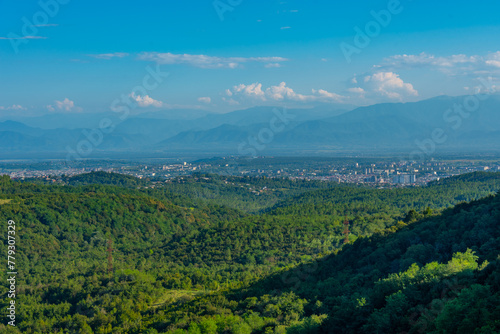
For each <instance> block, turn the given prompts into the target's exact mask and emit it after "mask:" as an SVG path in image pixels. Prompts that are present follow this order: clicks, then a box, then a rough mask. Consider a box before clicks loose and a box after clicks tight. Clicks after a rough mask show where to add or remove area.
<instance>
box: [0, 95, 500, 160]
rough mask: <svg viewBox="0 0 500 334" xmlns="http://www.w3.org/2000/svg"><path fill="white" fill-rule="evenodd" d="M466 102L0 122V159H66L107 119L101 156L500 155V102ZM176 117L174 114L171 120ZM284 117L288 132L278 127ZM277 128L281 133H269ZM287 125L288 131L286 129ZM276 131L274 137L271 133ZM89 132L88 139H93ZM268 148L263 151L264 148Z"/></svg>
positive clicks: (448, 99) (458, 99)
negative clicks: (430, 147) (421, 150)
mask: <svg viewBox="0 0 500 334" xmlns="http://www.w3.org/2000/svg"><path fill="white" fill-rule="evenodd" d="M465 99H466V97H464V96H459V97H449V96H439V97H435V98H432V99H428V100H423V101H418V102H411V103H383V104H375V105H372V106H366V107H359V108H356V109H354V110H351V111H345V110H337V109H333V108H328V107H325V106H322V107H317V108H312V109H284V108H281V107H272V106H268V107H254V108H250V109H245V110H236V111H233V112H230V113H225V114H216V113H210V112H207V111H203V110H185V111H182V110H176V111H161V112H158V114H156V115H155V113H146V114H142V115H133V116H130V117H129V118H128V119H126V120H124V121H122V120H120V119H119V118H118V116H117V115H116V114H113V113H106V114H74V115H67V114H65V115H62V116H61V117H60V118H59V116H56V115H47V116H43V117H38V118H25V119H22V118H19V117H18V118H17V119H16V121H13V120H5V121H4V122H0V153H2V152H4V153H7V152H10V153H12V152H16V153H18V154H21V155H22V154H23V153H25V154H26V156H27V157H30V154H32V153H33V152H60V153H64V152H65V150H66V147H68V146H70V147H75V146H76V145H78V143H81V142H82V141H84V140H86V139H87V138H86V136H85V134H84V133H85V131H84V130H85V129H92V128H98V124H99V121H100V120H101V119H103V118H105V117H107V118H110V119H111V120H112V121H113V125H114V130H113V131H112V132H111V133H109V134H105V135H104V136H103V141H102V143H100V144H99V145H96V147H95V152H101V153H105V152H115V153H116V152H122V153H125V154H131V155H133V154H134V153H136V152H151V153H157V154H162V152H170V151H171V152H175V151H184V150H189V151H190V152H192V153H193V154H194V153H196V152H204V151H206V150H207V145H209V149H210V150H211V152H217V153H221V154H239V153H241V152H239V150H238V147H240V146H241V145H242V143H245V142H248V141H249V140H251V138H253V139H254V140H259V139H258V138H259V136H263V133H267V134H266V135H267V136H268V137H269V138H267V139H266V140H265V143H264V142H263V143H261V144H263V145H260V146H261V147H265V149H266V150H268V151H269V152H272V153H273V154H279V152H280V151H283V150H287V151H288V152H290V150H294V149H297V150H301V151H303V152H304V151H308V150H310V151H315V150H322V151H325V152H328V151H329V150H334V151H343V150H350V151H356V150H375V151H376V150H393V149H394V150H398V149H412V148H415V147H417V144H418V143H419V142H425V141H426V140H427V141H428V140H431V139H432V136H433V133H435V132H436V131H438V132H439V133H441V135H442V139H443V140H441V141H442V142H440V143H438V144H439V145H438V146H439V147H440V148H443V149H447V150H461V149H464V148H465V149H472V150H475V149H480V150H481V149H488V150H497V149H499V148H500V140H499V139H500V96H499V95H491V96H488V98H487V99H484V100H481V101H479V103H478V105H477V108H471V106H468V105H464V100H465ZM169 112H170V113H169ZM277 113H286V114H287V115H290V116H289V121H287V122H286V124H281V123H279V122H280V121H279V119H278V120H276V119H275V118H276V115H277ZM273 119H274V121H277V122H278V123H277V124H279V125H280V126H279V127H278V128H279V131H278V130H276V129H273V130H271V128H273V125H272V124H271V123H272V122H273ZM281 125H284V126H281ZM269 131H271V133H269ZM87 132H88V131H87ZM264 144H265V145H264Z"/></svg>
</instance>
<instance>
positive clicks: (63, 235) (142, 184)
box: [0, 172, 500, 333]
mask: <svg viewBox="0 0 500 334" xmlns="http://www.w3.org/2000/svg"><path fill="white" fill-rule="evenodd" d="M49 183H53V182H52V181H50V182H47V181H44V180H26V181H24V182H18V181H13V180H10V179H9V178H8V177H6V176H2V177H0V219H1V220H2V221H4V222H7V221H8V220H9V219H12V220H14V221H16V224H17V225H16V228H17V235H18V238H19V243H18V252H17V254H16V256H17V258H16V261H17V266H18V267H19V275H18V277H17V279H18V283H17V284H18V291H17V303H18V305H19V308H18V310H17V315H16V316H17V327H16V328H11V327H6V326H4V325H0V330H1V331H3V332H13V333H168V332H175V333H317V332H325V333H331V332H336V333H404V332H406V333H422V332H429V333H465V332H470V333H473V332H474V331H476V332H477V333H493V332H496V331H498V330H500V323H499V322H498V321H497V320H495V319H500V307H499V305H500V303H499V302H500V295H499V294H498V291H499V289H498V288H499V284H500V281H499V279H498V277H500V272H499V269H498V268H500V267H499V265H498V263H497V262H498V255H499V253H500V252H499V249H498V247H499V246H497V245H500V242H499V241H500V240H499V239H498V238H500V231H499V229H498V224H499V223H500V205H499V204H500V203H499V201H500V197H499V196H498V195H496V196H495V195H494V194H496V193H497V191H498V190H499V189H500V174H499V173H472V174H466V175H461V176H457V177H452V178H449V179H444V180H441V181H438V182H433V183H431V184H429V185H428V186H426V187H409V188H397V189H375V188H370V187H361V186H355V185H342V184H334V183H325V182H319V181H292V180H287V179H266V178H254V177H228V176H218V175H204V174H196V175H192V176H189V177H183V178H178V179H174V180H173V181H172V182H164V181H158V180H139V179H136V178H133V177H129V176H123V175H118V174H109V173H102V172H101V173H89V174H83V175H79V176H75V177H63V178H61V179H60V180H58V182H55V184H49ZM471 201H472V202H471ZM467 202H471V203H467ZM346 221H347V225H345V222H346ZM110 243H111V244H112V262H110V261H109V260H108V255H109V251H108V249H109V247H110ZM3 248H5V251H6V243H4V245H3ZM111 266H112V270H111ZM2 270H3V271H4V272H5V269H3V268H2ZM0 289H1V290H0V293H2V296H6V292H7V287H6V285H2V287H1V288H0ZM471 298H472V299H471ZM6 302H7V299H6V298H3V299H2V307H4V308H5V307H6V306H7V305H6ZM457 317H458V318H459V319H460V320H459V321H457V320H455V321H454V320H453V319H456V318H457Z"/></svg>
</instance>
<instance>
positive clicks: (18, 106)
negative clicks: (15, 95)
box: [0, 104, 26, 110]
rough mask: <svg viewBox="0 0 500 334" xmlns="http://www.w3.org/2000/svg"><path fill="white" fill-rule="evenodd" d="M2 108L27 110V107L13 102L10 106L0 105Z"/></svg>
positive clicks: (0, 108)
mask: <svg viewBox="0 0 500 334" xmlns="http://www.w3.org/2000/svg"><path fill="white" fill-rule="evenodd" d="M0 110H26V108H25V107H23V106H22V105H20V104H13V105H11V106H9V107H3V106H0Z"/></svg>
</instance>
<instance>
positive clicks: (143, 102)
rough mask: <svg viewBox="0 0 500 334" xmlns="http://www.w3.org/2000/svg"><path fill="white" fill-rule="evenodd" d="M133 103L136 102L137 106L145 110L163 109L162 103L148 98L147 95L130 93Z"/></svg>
mask: <svg viewBox="0 0 500 334" xmlns="http://www.w3.org/2000/svg"><path fill="white" fill-rule="evenodd" d="M129 96H130V97H131V98H132V99H133V100H134V101H135V102H137V105H138V106H139V107H141V108H147V107H156V108H161V107H163V102H161V101H158V100H155V99H153V98H152V97H150V96H149V95H144V96H140V95H135V94H134V93H131V94H130V95H129Z"/></svg>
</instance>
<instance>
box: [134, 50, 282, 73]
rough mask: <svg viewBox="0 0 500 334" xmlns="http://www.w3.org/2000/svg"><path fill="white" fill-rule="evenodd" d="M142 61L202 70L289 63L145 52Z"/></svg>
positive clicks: (270, 58)
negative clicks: (250, 64)
mask: <svg viewBox="0 0 500 334" xmlns="http://www.w3.org/2000/svg"><path fill="white" fill-rule="evenodd" d="M138 58H139V59H140V60H146V61H154V62H156V63H158V64H185V65H190V66H194V67H200V68H212V69H213V68H237V67H240V66H241V64H243V63H251V62H256V63H268V64H269V63H274V64H276V63H281V62H284V61H288V59H286V58H283V57H248V58H245V57H213V56H206V55H191V54H173V53H169V52H167V53H159V52H143V53H141V54H139V57H138Z"/></svg>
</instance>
